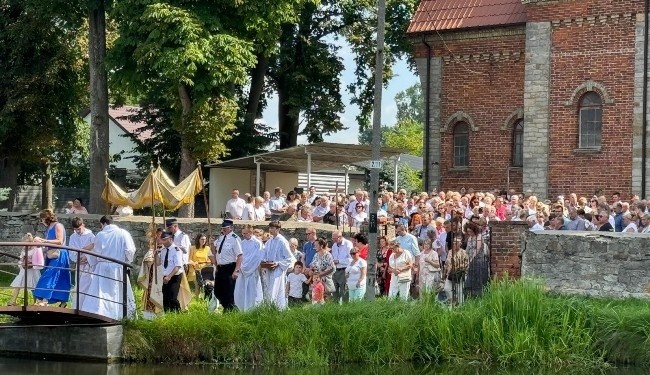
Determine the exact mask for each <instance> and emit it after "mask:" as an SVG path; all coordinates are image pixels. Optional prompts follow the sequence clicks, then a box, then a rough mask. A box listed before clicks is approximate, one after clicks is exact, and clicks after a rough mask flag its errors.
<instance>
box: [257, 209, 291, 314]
mask: <svg viewBox="0 0 650 375" xmlns="http://www.w3.org/2000/svg"><path fill="white" fill-rule="evenodd" d="M281 228H282V225H281V224H280V222H279V221H272V222H271V223H269V233H270V234H271V239H270V240H268V241H267V242H266V244H265V250H264V253H265V254H264V261H263V262H262V268H266V269H267V270H268V272H266V274H265V276H264V277H265V278H266V285H267V290H266V295H265V296H264V300H265V301H267V302H270V303H272V304H274V305H275V306H277V307H278V308H279V309H284V308H286V307H287V297H286V285H287V269H288V268H289V266H290V265H291V263H292V262H291V260H292V259H293V255H291V249H290V248H289V241H287V239H286V238H284V236H283V235H281V234H280V229H281Z"/></svg>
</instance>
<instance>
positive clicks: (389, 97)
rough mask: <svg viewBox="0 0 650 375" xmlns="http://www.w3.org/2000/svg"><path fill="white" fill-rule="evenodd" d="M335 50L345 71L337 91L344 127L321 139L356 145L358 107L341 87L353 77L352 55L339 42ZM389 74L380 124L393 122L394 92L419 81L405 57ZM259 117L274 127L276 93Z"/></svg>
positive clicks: (303, 139) (303, 138)
mask: <svg viewBox="0 0 650 375" xmlns="http://www.w3.org/2000/svg"><path fill="white" fill-rule="evenodd" d="M338 52H339V55H340V56H341V57H342V58H343V64H344V66H345V71H344V72H343V77H342V79H341V87H342V90H341V91H342V96H343V103H344V104H345V111H344V112H343V113H342V114H341V122H342V123H343V125H344V126H345V127H347V128H348V129H347V130H342V131H340V132H337V133H334V134H332V135H329V136H325V137H324V141H325V142H333V143H347V144H357V143H358V139H359V125H358V124H357V122H356V117H357V115H358V114H359V108H358V107H357V106H356V105H354V104H350V99H351V95H350V93H349V92H348V91H347V89H345V87H347V85H348V84H349V83H350V82H352V81H354V80H355V77H354V68H355V64H354V57H353V54H352V51H351V50H350V47H349V46H347V45H342V46H341V48H340V49H339V51H338ZM393 73H394V77H393V78H392V79H391V80H390V82H389V84H388V87H387V88H386V87H384V92H383V93H382V101H381V102H382V111H381V112H382V114H381V123H382V125H389V126H391V125H395V122H396V115H397V106H396V105H395V95H396V94H397V93H398V92H400V91H404V90H406V89H407V88H409V87H411V86H413V85H414V84H416V83H419V82H420V80H419V78H418V77H417V76H416V75H415V73H413V72H411V71H410V70H409V68H408V64H407V62H406V61H405V60H404V61H398V62H397V64H396V66H395V67H394V68H393ZM262 119H263V120H264V122H265V123H266V124H268V125H269V126H271V128H272V129H273V131H277V130H278V97H277V95H274V96H273V97H272V98H270V100H269V101H268V105H267V106H266V109H265V110H264V112H263V113H262ZM301 130H302V129H301ZM306 143H307V137H306V136H298V144H306Z"/></svg>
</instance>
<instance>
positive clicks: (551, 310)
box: [123, 280, 650, 368]
mask: <svg viewBox="0 0 650 375" xmlns="http://www.w3.org/2000/svg"><path fill="white" fill-rule="evenodd" d="M123 354H124V357H125V359H126V360H129V361H137V362H173V363H195V362H226V363H250V364H264V365H297V366H305V365H332V364H341V363H365V364H379V365H381V364H394V363H405V362H426V363H470V362H474V363H481V364H485V365H499V366H504V367H510V366H517V367H531V368H533V367H546V368H550V367H558V366H559V367H575V368H595V367H603V366H606V365H607V363H608V362H612V363H613V362H616V363H630V364H635V365H643V366H649V365H650V302H648V301H639V300H619V301H612V300H598V299H589V298H577V297H562V296H552V295H548V294H547V293H545V292H544V290H543V287H542V286H541V284H539V283H537V282H535V281H517V282H513V281H507V280H503V281H497V282H494V283H492V284H491V286H490V288H489V290H488V291H487V293H486V294H485V295H484V297H482V298H480V299H476V300H472V301H469V302H468V303H466V304H465V305H463V306H461V307H459V308H454V309H449V308H447V307H444V306H442V305H440V304H439V303H437V302H436V301H435V299H434V298H431V297H424V298H422V299H421V300H419V301H417V302H409V303H405V302H401V301H389V300H378V301H375V302H360V303H351V304H347V305H343V306H338V305H326V306H323V307H319V308H314V307H311V306H308V307H305V308H296V309H291V310H288V311H277V310H275V309H273V308H271V307H261V308H259V309H256V310H254V311H252V312H249V313H229V314H209V313H208V312H207V309H206V307H205V306H204V304H203V303H198V302H197V303H193V304H192V305H190V311H189V312H187V313H182V314H167V315H166V316H164V317H161V318H160V319H157V320H155V321H153V322H149V321H144V320H137V321H130V322H127V323H126V324H125V340H124V353H123Z"/></svg>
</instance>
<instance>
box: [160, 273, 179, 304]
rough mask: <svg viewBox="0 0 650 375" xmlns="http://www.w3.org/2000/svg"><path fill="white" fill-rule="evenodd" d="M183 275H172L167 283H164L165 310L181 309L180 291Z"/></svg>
mask: <svg viewBox="0 0 650 375" xmlns="http://www.w3.org/2000/svg"><path fill="white" fill-rule="evenodd" d="M182 276H183V275H176V276H172V277H171V279H169V281H168V282H167V284H163V285H162V294H163V308H164V309H165V312H169V311H175V312H179V311H181V304H180V303H179V302H178V291H179V290H180V289H181V278H182Z"/></svg>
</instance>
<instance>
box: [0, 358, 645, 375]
mask: <svg viewBox="0 0 650 375" xmlns="http://www.w3.org/2000/svg"><path fill="white" fill-rule="evenodd" d="M561 372H566V370H564V371H561ZM569 372H570V373H571V374H592V373H597V374H604V375H641V374H644V375H645V374H647V373H648V369H642V368H615V369H611V370H607V371H604V372H600V371H597V372H579V371H576V370H575V369H572V370H570V371H569ZM556 373H558V371H541V372H540V371H531V369H524V370H517V369H514V370H501V369H486V368H483V367H474V366H462V367H458V366H456V367H451V366H445V367H442V366H426V365H412V364H400V365H393V366H363V365H345V366H335V367H315V368H307V369H305V368H281V367H251V366H241V367H232V366H216V365H192V366H169V365H144V364H137V365H131V364H99V363H78V362H56V361H40V360H25V359H13V358H0V374H2V375H26V374H30V375H32V374H47V375H86V374H92V375H204V374H211V375H215V374H216V375H244V374H246V375H248V374H259V375H262V374H273V375H276V374H277V375H420V374H422V375H423V374H440V375H461V374H476V375H492V374H494V375H497V374H498V375H550V374H556Z"/></svg>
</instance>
